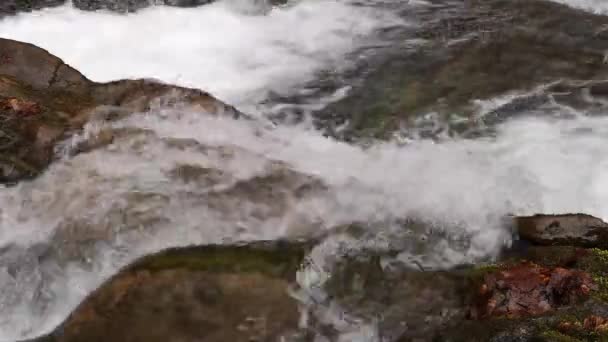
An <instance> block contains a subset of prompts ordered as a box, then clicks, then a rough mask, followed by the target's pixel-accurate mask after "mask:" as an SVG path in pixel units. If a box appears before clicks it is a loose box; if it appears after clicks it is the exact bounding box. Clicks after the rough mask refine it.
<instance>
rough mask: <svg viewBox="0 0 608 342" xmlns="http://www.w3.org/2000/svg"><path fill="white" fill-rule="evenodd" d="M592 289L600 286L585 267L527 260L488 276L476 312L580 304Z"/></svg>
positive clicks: (537, 310) (510, 313) (516, 312)
mask: <svg viewBox="0 0 608 342" xmlns="http://www.w3.org/2000/svg"><path fill="white" fill-rule="evenodd" d="M592 290H597V286H596V285H595V284H594V282H593V280H592V279H591V276H590V275H589V274H588V273H585V272H583V271H580V270H571V269H565V268H560V267H558V268H553V269H551V268H546V267H542V266H539V265H537V264H533V263H523V264H520V265H516V266H513V267H509V268H506V269H504V270H499V271H498V272H496V273H491V274H488V275H486V276H485V279H484V281H483V283H482V285H481V286H480V288H479V296H480V298H479V299H478V300H479V304H478V305H477V307H476V309H475V310H474V311H473V316H474V317H475V318H485V317H490V316H499V317H500V316H506V317H509V318H514V317H515V318H516V317H522V316H537V315H541V314H545V313H547V312H550V311H552V310H555V309H557V308H558V307H560V306H563V305H572V304H576V303H577V302H579V301H580V300H581V299H585V298H586V297H588V296H589V294H590V292H591V291H592Z"/></svg>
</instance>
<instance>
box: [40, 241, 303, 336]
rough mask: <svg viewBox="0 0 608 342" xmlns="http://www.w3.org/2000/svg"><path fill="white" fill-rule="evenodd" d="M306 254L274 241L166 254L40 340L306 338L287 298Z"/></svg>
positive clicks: (146, 261) (126, 273) (117, 281)
mask: <svg viewBox="0 0 608 342" xmlns="http://www.w3.org/2000/svg"><path fill="white" fill-rule="evenodd" d="M304 253H305V248H304V247H303V246H301V245H298V244H287V243H281V242H272V243H271V242H269V243H264V242H262V243H256V244H252V245H243V246H205V247H187V248H178V249H170V250H166V251H164V252H160V253H157V254H154V255H150V256H147V257H144V258H142V259H140V260H138V261H135V262H134V263H133V264H131V265H130V266H128V267H126V268H125V269H124V270H122V271H120V272H119V273H118V274H117V275H115V276H114V277H112V278H111V279H109V280H108V281H106V282H105V283H104V284H103V285H101V287H99V288H98V289H97V290H96V291H94V292H93V293H91V294H90V295H89V296H88V298H87V299H85V300H84V301H83V302H82V304H81V305H79V306H78V307H77V308H76V309H75V310H74V311H73V312H72V314H71V315H70V316H69V317H68V318H67V319H66V320H65V322H64V323H63V324H61V326H60V327H58V328H57V329H56V330H55V331H54V332H52V333H51V334H50V335H48V336H45V337H41V338H39V339H36V340H35V341H40V342H42V341H45V342H50V341H53V342H71V341H74V342H80V341H88V342H96V341H98V342H102V341H149V342H154V341H158V342H171V341H175V342H177V341H180V342H186V341H191V342H194V341H209V342H214V341H217V342H223V341H235V342H240V341H242V342H249V341H282V340H290V341H292V340H294V338H303V337H305V332H304V331H300V329H299V321H300V312H299V309H298V302H297V301H296V300H295V299H294V298H292V297H291V296H290V294H289V286H290V283H292V282H293V281H295V275H296V271H297V270H298V268H299V266H300V264H301V262H302V260H303V257H304Z"/></svg>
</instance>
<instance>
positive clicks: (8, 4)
mask: <svg viewBox="0 0 608 342" xmlns="http://www.w3.org/2000/svg"><path fill="white" fill-rule="evenodd" d="M65 2H66V0H3V1H2V2H0V18H2V17H4V16H7V15H14V14H17V13H19V12H29V11H32V10H38V9H42V8H46V7H54V6H60V5H63V4H64V3H65Z"/></svg>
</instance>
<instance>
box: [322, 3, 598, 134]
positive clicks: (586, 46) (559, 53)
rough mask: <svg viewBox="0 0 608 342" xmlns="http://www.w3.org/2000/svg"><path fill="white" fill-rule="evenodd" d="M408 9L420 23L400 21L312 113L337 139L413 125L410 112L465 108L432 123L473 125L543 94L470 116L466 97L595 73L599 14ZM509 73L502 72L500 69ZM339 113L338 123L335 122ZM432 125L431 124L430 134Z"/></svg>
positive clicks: (454, 130)
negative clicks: (341, 88) (385, 43)
mask: <svg viewBox="0 0 608 342" xmlns="http://www.w3.org/2000/svg"><path fill="white" fill-rule="evenodd" d="M440 3H441V5H437V6H428V7H426V8H425V7H422V8H421V9H415V8H414V10H415V11H416V12H415V16H416V19H419V21H420V22H422V23H423V24H422V25H421V26H422V27H421V28H420V29H418V30H415V31H416V32H414V33H412V32H411V30H410V31H404V32H403V33H400V34H401V41H403V42H407V41H410V42H413V41H414V39H417V40H415V42H416V44H414V43H410V44H409V45H408V44H407V43H403V44H395V45H394V48H393V50H392V51H389V52H384V53H383V55H382V56H380V57H378V58H377V59H373V60H372V61H371V62H369V64H371V65H370V66H369V67H368V68H367V69H366V71H365V74H362V75H360V77H363V80H359V82H357V83H354V86H353V89H352V90H351V91H350V92H349V94H348V95H347V96H346V97H345V98H343V99H342V100H339V101H337V102H336V103H334V104H332V105H330V106H328V107H327V108H324V109H323V110H321V111H319V112H318V113H316V117H317V119H318V124H319V126H321V127H323V128H327V130H328V132H329V134H332V135H335V136H338V137H339V138H343V139H346V140H353V139H355V140H356V139H359V138H365V137H373V138H390V137H391V136H392V135H391V133H393V132H395V131H397V130H404V131H406V132H409V131H415V130H416V127H417V124H416V118H418V117H420V116H421V115H425V114H427V113H437V114H438V115H439V119H441V120H442V121H444V122H445V121H447V122H448V123H451V120H452V117H458V118H468V121H467V122H466V124H458V125H457V124H454V125H453V126H450V127H449V131H447V132H446V130H443V131H441V132H440V133H443V134H445V133H449V134H465V135H467V136H469V135H472V134H474V132H475V131H476V130H478V129H480V128H479V127H477V126H478V125H479V124H480V123H483V124H485V125H495V124H496V123H499V122H502V121H504V120H506V119H508V118H510V117H512V116H514V115H517V114H518V113H521V112H525V111H529V110H533V109H536V108H538V107H539V106H542V105H543V104H545V103H547V102H548V96H547V94H540V95H539V96H535V97H530V98H528V99H526V100H520V101H518V102H517V103H516V104H514V105H513V106H512V107H511V108H503V110H502V111H498V112H496V113H494V115H490V116H489V117H488V118H487V122H486V119H482V120H479V118H478V117H477V116H478V115H479V114H480V113H479V108H477V107H476V106H475V105H474V103H473V102H472V101H473V100H477V99H491V98H494V97H496V96H499V95H503V94H507V93H510V92H525V91H530V90H534V89H535V88H536V87H538V86H540V85H543V84H549V83H551V82H555V81H558V80H561V79H574V80H601V79H604V78H605V76H606V73H607V71H608V69H607V68H606V64H604V63H603V59H604V51H605V49H606V48H608V44H606V40H605V39H604V38H602V37H599V36H598V35H596V34H595V33H596V32H597V31H598V30H599V29H600V28H602V27H605V26H606V25H608V17H606V16H600V15H594V14H590V13H587V12H583V11H580V10H577V9H573V8H570V7H567V6H565V5H561V4H557V3H554V2H552V1H542V0H532V1H527V0H526V1H504V0H483V1H461V2H440ZM504 75H509V77H504ZM345 123H347V125H346V127H345V128H344V127H343V125H344V124H345ZM438 134H439V133H433V136H437V135H438Z"/></svg>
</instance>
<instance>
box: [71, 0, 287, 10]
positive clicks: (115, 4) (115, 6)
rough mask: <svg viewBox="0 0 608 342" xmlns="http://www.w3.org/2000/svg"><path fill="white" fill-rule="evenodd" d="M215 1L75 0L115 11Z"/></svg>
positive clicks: (263, 1)
mask: <svg viewBox="0 0 608 342" xmlns="http://www.w3.org/2000/svg"><path fill="white" fill-rule="evenodd" d="M212 2H215V0H73V1H72V3H73V4H74V6H75V7H76V8H79V9H82V10H87V11H95V10H110V11H114V12H123V13H124V12H135V11H137V10H140V9H142V8H145V7H149V6H152V5H167V6H175V7H196V6H201V5H206V4H209V3H212ZM284 2H285V0H251V2H249V3H243V4H242V5H243V6H248V7H250V6H254V7H258V8H266V9H268V8H269V7H270V6H272V5H276V4H280V3H284Z"/></svg>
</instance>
